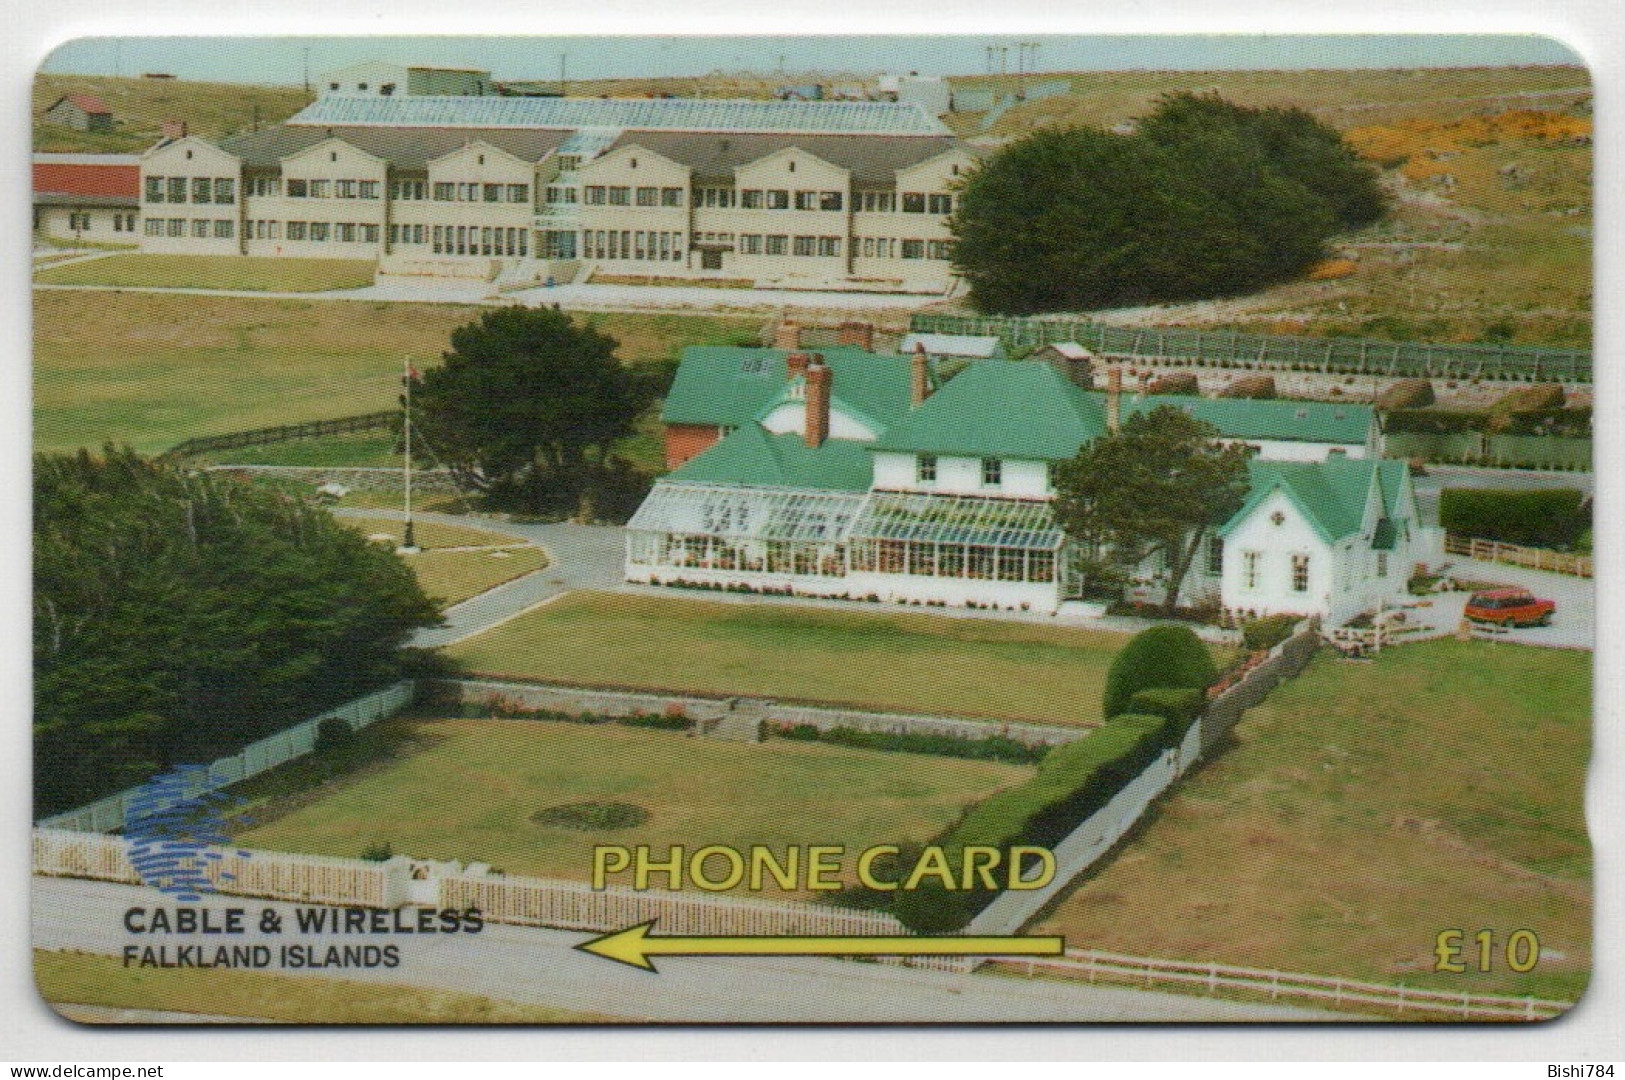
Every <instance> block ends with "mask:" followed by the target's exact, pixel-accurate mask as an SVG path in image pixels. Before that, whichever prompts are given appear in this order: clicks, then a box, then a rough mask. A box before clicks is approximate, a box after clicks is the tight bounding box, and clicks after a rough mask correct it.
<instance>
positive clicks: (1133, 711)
mask: <svg viewBox="0 0 1625 1080" xmlns="http://www.w3.org/2000/svg"><path fill="white" fill-rule="evenodd" d="M1205 705H1207V691H1206V690H1185V689H1180V688H1178V687H1171V686H1159V687H1156V688H1155V689H1152V690H1141V691H1140V692H1139V693H1138V694H1135V695H1134V698H1133V700H1132V701H1130V702H1129V712H1128V713H1126V714H1125V715H1131V716H1160V717H1162V718H1163V720H1165V721H1167V725H1168V726H1167V728H1166V729H1165V730H1164V731H1163V744H1164V745H1165V746H1173V745H1174V744H1176V743H1178V742H1179V741H1180V740H1181V739H1183V738H1184V737H1185V732H1187V731H1189V730H1190V726H1191V724H1192V723H1193V722H1195V720H1196V718H1197V717H1198V716H1201V715H1202V709H1203V707H1204V706H1205ZM1115 722H1116V721H1115V720H1114V721H1113V723H1115Z"/></svg>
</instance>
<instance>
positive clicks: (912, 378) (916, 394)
mask: <svg viewBox="0 0 1625 1080" xmlns="http://www.w3.org/2000/svg"><path fill="white" fill-rule="evenodd" d="M930 396H931V358H930V357H928V356H926V355H925V343H924V342H920V341H916V342H915V343H914V358H913V360H912V361H911V362H910V367H909V390H908V400H909V403H910V404H912V405H913V406H914V407H915V408H919V407H920V406H921V405H923V404H925V399H926V398H928V397H930Z"/></svg>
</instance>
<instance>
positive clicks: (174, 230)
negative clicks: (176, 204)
mask: <svg viewBox="0 0 1625 1080" xmlns="http://www.w3.org/2000/svg"><path fill="white" fill-rule="evenodd" d="M164 235H165V236H185V235H186V219H185V218H178V217H177V218H170V219H169V220H168V221H166V222H164Z"/></svg>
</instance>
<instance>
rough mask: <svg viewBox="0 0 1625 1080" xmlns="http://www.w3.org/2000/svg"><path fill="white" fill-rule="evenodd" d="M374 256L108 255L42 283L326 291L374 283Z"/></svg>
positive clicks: (41, 276) (43, 276)
mask: <svg viewBox="0 0 1625 1080" xmlns="http://www.w3.org/2000/svg"><path fill="white" fill-rule="evenodd" d="M376 269H377V267H376V265H375V264H374V263H373V262H372V260H370V259H272V258H253V257H249V256H242V255H109V256H108V257H107V258H105V259H92V260H90V261H89V262H82V263H75V264H74V265H72V266H59V267H55V268H48V269H45V270H41V271H40V272H39V273H37V274H35V275H34V280H35V281H37V282H39V283H41V284H43V285H105V286H107V287H109V288H141V287H145V288H166V289H247V290H251V291H253V292H327V291H329V290H332V289H359V288H362V287H363V286H366V285H371V284H372V279H373V273H374V271H375V270H376Z"/></svg>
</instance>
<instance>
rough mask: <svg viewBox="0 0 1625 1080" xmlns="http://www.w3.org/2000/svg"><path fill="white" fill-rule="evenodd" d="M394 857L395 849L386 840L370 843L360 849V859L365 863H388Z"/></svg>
mask: <svg viewBox="0 0 1625 1080" xmlns="http://www.w3.org/2000/svg"><path fill="white" fill-rule="evenodd" d="M394 857H395V847H394V845H393V844H391V843H390V842H389V841H388V840H385V841H383V842H381V843H371V844H368V845H367V846H366V847H364V848H362V849H361V858H362V860H363V861H365V862H388V861H389V860H391V859H393V858H394Z"/></svg>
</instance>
